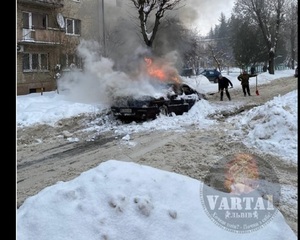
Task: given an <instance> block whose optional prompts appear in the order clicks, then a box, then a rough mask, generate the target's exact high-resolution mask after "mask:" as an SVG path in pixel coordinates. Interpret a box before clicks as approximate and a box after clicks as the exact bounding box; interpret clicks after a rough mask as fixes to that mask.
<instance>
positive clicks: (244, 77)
mask: <svg viewBox="0 0 300 240" xmlns="http://www.w3.org/2000/svg"><path fill="white" fill-rule="evenodd" d="M255 76H256V74H248V73H247V72H246V71H245V70H244V71H243V73H241V74H240V75H239V76H238V77H237V79H238V80H239V81H240V82H241V84H242V89H243V93H244V96H245V97H246V95H247V94H246V92H247V93H248V96H251V94H250V88H249V78H250V77H255Z"/></svg>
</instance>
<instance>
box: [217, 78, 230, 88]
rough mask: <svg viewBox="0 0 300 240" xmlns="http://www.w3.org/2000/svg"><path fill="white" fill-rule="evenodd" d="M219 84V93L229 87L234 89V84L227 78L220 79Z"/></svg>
mask: <svg viewBox="0 0 300 240" xmlns="http://www.w3.org/2000/svg"><path fill="white" fill-rule="evenodd" d="M218 83H219V91H220V90H221V89H224V88H228V86H229V85H230V86H231V87H233V85H232V82H231V81H230V80H229V79H228V78H226V77H221V78H219V79H218Z"/></svg>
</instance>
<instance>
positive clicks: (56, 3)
mask: <svg viewBox="0 0 300 240" xmlns="http://www.w3.org/2000/svg"><path fill="white" fill-rule="evenodd" d="M17 2H18V3H25V4H31V5H35V6H43V7H55V8H60V7H63V6H64V0H17Z"/></svg>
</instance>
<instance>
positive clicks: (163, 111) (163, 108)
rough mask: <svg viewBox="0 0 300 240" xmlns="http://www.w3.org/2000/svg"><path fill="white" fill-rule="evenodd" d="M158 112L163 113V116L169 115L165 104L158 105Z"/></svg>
mask: <svg viewBox="0 0 300 240" xmlns="http://www.w3.org/2000/svg"><path fill="white" fill-rule="evenodd" d="M159 114H161V115H164V116H168V115H169V111H168V108H167V106H166V105H162V106H160V107H159Z"/></svg>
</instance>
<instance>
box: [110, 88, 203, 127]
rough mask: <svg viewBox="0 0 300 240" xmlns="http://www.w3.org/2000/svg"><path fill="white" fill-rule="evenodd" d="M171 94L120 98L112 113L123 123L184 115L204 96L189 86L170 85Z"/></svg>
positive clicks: (112, 107) (112, 108)
mask: <svg viewBox="0 0 300 240" xmlns="http://www.w3.org/2000/svg"><path fill="white" fill-rule="evenodd" d="M166 88H169V89H170V88H171V89H172V90H171V91H169V94H167V95H166V96H164V97H163V96H162V97H159V98H155V97H152V96H142V97H135V96H126V97H121V98H118V99H117V100H116V101H115V102H114V104H113V106H111V111H112V113H113V115H114V116H115V117H116V118H117V119H120V120H121V121H123V122H131V121H137V122H140V121H145V120H153V119H155V118H156V117H157V116H158V115H159V114H163V115H166V116H170V115H171V113H174V114H176V115H182V114H183V113H185V112H188V111H189V110H190V109H191V108H192V106H193V105H194V104H195V103H196V102H197V101H198V100H200V99H202V98H204V96H203V95H202V94H200V93H198V92H197V91H196V90H195V89H193V88H191V87H190V86H188V85H187V84H179V85H178V84H171V85H170V84H168V85H166Z"/></svg>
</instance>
